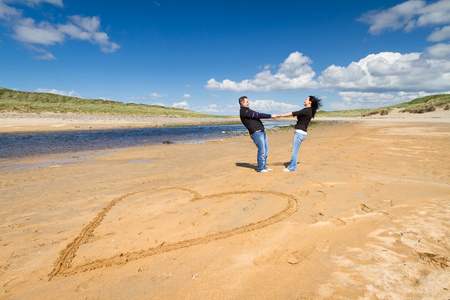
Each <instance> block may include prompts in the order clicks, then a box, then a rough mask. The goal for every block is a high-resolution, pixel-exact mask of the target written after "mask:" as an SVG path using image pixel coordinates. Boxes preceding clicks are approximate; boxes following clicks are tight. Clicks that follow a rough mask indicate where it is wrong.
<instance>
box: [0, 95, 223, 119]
mask: <svg viewBox="0 0 450 300" xmlns="http://www.w3.org/2000/svg"><path fill="white" fill-rule="evenodd" d="M6 112H13V113H36V114H41V113H61V114H66V113H73V114H79V115H114V116H178V117H205V118H206V117H218V116H214V115H208V114H204V113H200V112H195V111H190V110H186V109H181V108H174V107H164V106H159V105H146V104H134V103H123V102H118V101H109V100H102V99H81V98H76V97H69V96H61V95H55V94H49V93H33V92H21V91H13V90H8V89H0V113H6Z"/></svg>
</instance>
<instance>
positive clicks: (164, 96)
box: [150, 93, 168, 99]
mask: <svg viewBox="0 0 450 300" xmlns="http://www.w3.org/2000/svg"><path fill="white" fill-rule="evenodd" d="M166 97H168V95H164V94H158V93H151V94H150V98H152V99H161V98H166Z"/></svg>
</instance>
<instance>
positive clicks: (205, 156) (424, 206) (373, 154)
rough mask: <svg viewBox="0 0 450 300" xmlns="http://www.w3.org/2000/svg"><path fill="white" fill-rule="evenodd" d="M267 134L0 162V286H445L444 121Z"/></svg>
mask: <svg viewBox="0 0 450 300" xmlns="http://www.w3.org/2000/svg"><path fill="white" fill-rule="evenodd" d="M268 136H269V144H270V154H269V167H270V168H272V169H273V171H270V172H269V173H257V172H256V171H255V169H256V147H255V146H254V144H253V142H252V140H251V139H250V138H249V137H248V136H244V137H237V138H230V139H224V140H217V141H209V142H206V143H204V144H195V145H161V146H148V147H139V148H130V149H121V150H117V151H113V152H105V151H94V152H86V153H77V154H64V155H59V156H58V155H48V156H39V157H34V158H27V159H22V160H20V161H19V160H8V161H1V165H2V166H3V167H7V169H8V170H9V171H8V172H0V189H1V196H0V197H1V207H2V208H1V210H0V212H1V213H0V218H1V227H0V264H1V265H0V286H1V294H0V298H2V299H60V298H61V297H63V298H71V299H86V298H89V299H91V298H93V299H123V298H127V299H218V298H219V299H358V298H364V299H423V298H428V299H448V298H450V291H449V290H450V285H449V282H450V272H449V266H450V236H449V235H450V233H449V232H450V230H449V229H450V218H449V215H450V196H449V195H450V168H449V167H450V155H449V151H448V149H450V122H448V119H445V118H435V119H434V120H433V121H429V119H427V120H425V119H424V120H417V119H416V120H409V119H408V120H393V119H392V120H389V119H386V120H379V119H372V120H366V121H361V122H357V123H351V124H341V125H333V126H325V127H318V128H311V129H310V130H309V132H308V137H307V139H306V140H305V141H304V143H303V144H302V146H301V149H300V155H299V167H298V172H296V173H286V172H283V171H282V169H283V168H284V167H285V164H286V163H288V161H289V158H290V148H291V143H292V137H293V133H292V132H285V133H269V135H268ZM62 295H63V296H62Z"/></svg>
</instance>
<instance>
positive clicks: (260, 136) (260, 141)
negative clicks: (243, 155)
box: [239, 96, 278, 172]
mask: <svg viewBox="0 0 450 300" xmlns="http://www.w3.org/2000/svg"><path fill="white" fill-rule="evenodd" d="M239 105H240V106H241V111H240V117H241V122H242V124H244V126H245V127H246V128H247V130H248V132H249V133H250V137H251V138H252V140H253V142H254V143H255V145H256V147H257V148H258V156H257V159H258V167H257V169H256V171H258V172H268V171H271V170H272V169H269V168H268V167H267V156H268V154H269V141H268V140H267V135H266V133H265V132H264V125H263V123H262V122H261V120H260V119H270V118H273V119H276V118H277V117H278V116H277V115H269V114H264V113H259V112H256V111H253V110H251V109H250V108H249V106H250V101H248V98H247V96H242V97H240V98H239Z"/></svg>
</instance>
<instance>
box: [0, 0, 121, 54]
mask: <svg viewBox="0 0 450 300" xmlns="http://www.w3.org/2000/svg"><path fill="white" fill-rule="evenodd" d="M10 2H11V3H14V4H17V3H24V4H26V5H28V6H30V7H34V6H36V5H38V4H40V3H49V4H53V5H55V6H58V7H61V8H62V7H63V3H62V1H61V0H23V1H14V2H13V1H8V3H10ZM5 3H6V2H5V1H2V0H0V19H4V20H6V21H7V22H6V24H7V26H9V27H11V28H12V30H13V34H12V37H13V38H14V39H16V40H17V41H20V42H22V43H24V44H25V45H28V46H29V45H42V46H51V45H55V44H57V43H64V42H65V41H66V39H77V40H82V41H88V42H90V43H92V44H94V45H98V46H100V49H101V51H103V52H104V53H111V52H114V51H116V50H117V49H119V48H120V46H119V45H118V44H116V43H114V42H111V41H110V40H109V37H108V35H107V34H106V33H105V32H103V31H101V26H100V18H99V17H96V16H94V17H82V16H78V15H75V16H68V22H67V23H66V24H52V23H50V22H48V21H45V20H43V21H40V22H36V21H35V20H34V19H32V18H25V17H23V16H22V11H19V10H17V9H15V8H14V7H12V6H9V5H6V4H5ZM29 48H30V47H29ZM35 49H38V50H40V51H41V52H42V49H39V48H35ZM38 52H39V51H38ZM47 56H48V57H49V56H53V55H51V54H50V53H49V54H48V55H47ZM37 57H38V58H39V57H42V56H37Z"/></svg>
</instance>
